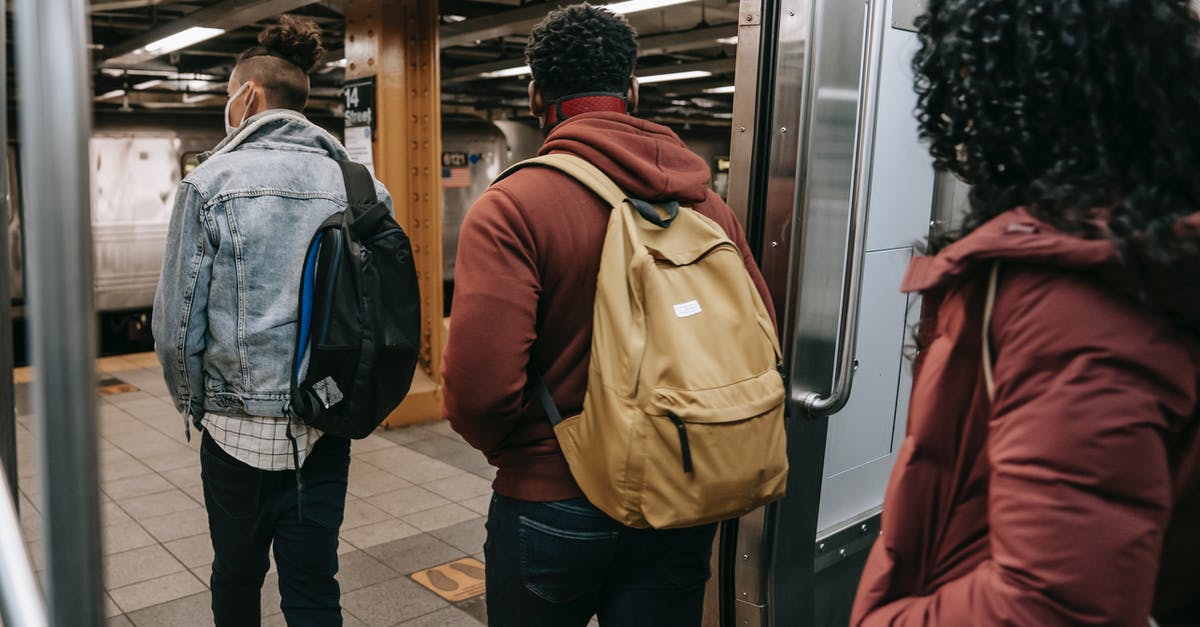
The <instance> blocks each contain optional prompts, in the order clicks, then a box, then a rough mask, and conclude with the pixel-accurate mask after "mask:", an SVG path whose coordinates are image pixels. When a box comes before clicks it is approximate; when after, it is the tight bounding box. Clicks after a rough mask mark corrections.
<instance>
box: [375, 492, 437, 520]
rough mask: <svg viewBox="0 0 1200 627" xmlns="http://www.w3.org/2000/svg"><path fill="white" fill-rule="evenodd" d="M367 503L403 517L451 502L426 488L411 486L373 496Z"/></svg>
mask: <svg viewBox="0 0 1200 627" xmlns="http://www.w3.org/2000/svg"><path fill="white" fill-rule="evenodd" d="M366 502H367V503H370V504H371V505H374V506H375V507H378V508H379V509H381V510H383V511H385V512H387V513H388V514H391V515H392V516H397V517H402V516H407V515H409V514H415V513H417V512H422V511H425V510H427V509H433V508H435V507H439V506H442V505H446V504H448V503H449V502H450V501H449V500H447V499H445V498H442V497H440V496H438V495H436V494H434V493H433V492H430V491H429V490H426V489H425V488H421V487H418V486H411V487H408V488H401V489H399V490H394V491H392V492H388V493H386V494H380V495H377V496H372V497H370V498H368V499H366Z"/></svg>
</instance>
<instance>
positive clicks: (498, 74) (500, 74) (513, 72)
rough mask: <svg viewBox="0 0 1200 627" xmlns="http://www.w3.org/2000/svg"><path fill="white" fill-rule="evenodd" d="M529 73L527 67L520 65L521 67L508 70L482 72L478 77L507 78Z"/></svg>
mask: <svg viewBox="0 0 1200 627" xmlns="http://www.w3.org/2000/svg"><path fill="white" fill-rule="evenodd" d="M529 72H530V69H529V66H528V65H522V66H521V67H510V68H505V69H503V70H496V71H494V72H484V73H482V74H480V75H479V76H481V77H483V78H508V77H510V76H520V75H522V74H528V73H529Z"/></svg>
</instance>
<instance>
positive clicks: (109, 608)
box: [104, 592, 121, 618]
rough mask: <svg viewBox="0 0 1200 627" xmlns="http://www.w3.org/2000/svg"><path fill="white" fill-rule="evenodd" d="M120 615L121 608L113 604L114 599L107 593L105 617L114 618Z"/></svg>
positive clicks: (105, 595) (105, 594)
mask: <svg viewBox="0 0 1200 627" xmlns="http://www.w3.org/2000/svg"><path fill="white" fill-rule="evenodd" d="M120 613H121V608H119V607H117V604H116V603H114V602H113V600H112V597H111V596H109V595H108V593H107V592H105V593H104V617H105V618H112V617H113V616H117V615H119V614H120Z"/></svg>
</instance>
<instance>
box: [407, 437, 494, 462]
mask: <svg viewBox="0 0 1200 627" xmlns="http://www.w3.org/2000/svg"><path fill="white" fill-rule="evenodd" d="M405 446H406V447H408V448H410V449H412V450H414V451H416V452H418V453H421V454H422V455H428V456H430V457H433V458H435V459H445V458H446V457H447V456H450V455H455V454H458V453H463V452H470V453H475V454H476V455H478V456H480V457H483V453H480V452H478V451H476V450H475V449H473V448H471V447H470V446H469V445H468V444H467V443H466V442H463V441H462V440H461V439H457V436H456V439H453V440H452V439H450V438H447V437H442V436H440V435H438V436H431V437H428V438H425V439H424V440H417V441H416V442H412V443H411V444H406V445H405Z"/></svg>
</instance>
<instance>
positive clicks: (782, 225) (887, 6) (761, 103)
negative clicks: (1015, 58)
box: [719, 0, 934, 627]
mask: <svg viewBox="0 0 1200 627" xmlns="http://www.w3.org/2000/svg"><path fill="white" fill-rule="evenodd" d="M912 3H913V0H868V1H867V2H865V3H846V2H841V1H840V0H761V2H751V1H744V2H743V3H742V9H743V15H742V17H741V18H740V19H739V23H740V24H743V32H745V31H746V30H747V29H748V27H747V26H746V25H747V24H754V23H755V22H761V27H759V28H758V29H756V30H757V31H758V32H757V33H756V34H758V35H759V37H757V38H755V39H754V40H748V41H747V43H749V44H751V45H757V49H756V50H743V49H741V47H740V46H739V51H738V54H739V59H738V68H739V73H738V76H737V85H738V90H737V92H736V93H737V94H738V95H737V96H736V97H735V98H736V99H735V111H734V120H735V121H734V128H733V150H732V151H731V152H732V154H734V155H735V163H734V168H735V170H738V172H735V176H734V179H735V180H737V179H740V180H738V182H737V183H735V182H734V181H733V180H731V194H730V201H731V205H733V206H734V208H735V211H738V210H740V213H742V214H743V215H744V216H745V223H746V224H747V230H748V232H749V233H750V236H751V238H752V246H755V247H756V248H757V250H756V252H757V254H758V255H759V259H760V263H761V265H762V268H763V273H764V276H765V278H766V279H767V282H768V285H769V286H770V287H771V290H772V294H773V296H774V297H775V299H776V307H777V310H778V313H779V316H780V317H779V319H780V323H781V327H782V328H781V338H782V340H783V345H784V346H785V350H786V351H787V353H788V354H787V355H786V356H785V362H786V364H787V365H788V378H789V380H788V387H789V415H790V417H789V424H788V445H789V459H790V461H791V464H792V468H791V472H790V475H789V484H788V493H789V496H788V497H787V498H785V499H784V500H782V501H780V502H778V503H775V504H772V505H771V506H769V507H767V508H765V509H764V510H760V511H758V512H755V513H753V514H751V515H750V516H747V517H744V518H743V519H741V520H740V521H736V523H733V524H727V525H726V527H727V531H726V532H724V533H723V534H722V546H721V548H720V554H721V555H722V558H723V563H722V565H721V568H720V569H719V573H720V576H721V579H722V582H721V585H720V589H721V592H722V600H723V601H724V602H725V603H724V606H723V608H722V617H721V618H722V621H721V624H722V625H724V626H728V625H735V624H736V625H738V626H739V627H741V626H746V625H749V626H755V625H757V626H766V625H778V626H787V627H793V626H804V625H813V624H816V625H826V624H839V623H843V624H844V622H845V621H846V620H848V611H849V605H850V603H851V602H852V599H853V595H854V592H855V589H856V587H857V580H858V577H859V573H860V571H861V566H862V563H863V562H864V561H865V557H866V549H868V548H869V547H870V546H871V545H872V544H873V543H874V539H875V538H876V537H877V536H878V533H879V525H880V510H881V508H880V504H881V502H882V489H883V486H882V485H876V484H879V476H880V472H881V471H882V473H883V474H882V477H883V482H884V483H886V475H887V471H889V470H890V465H891V461H892V460H893V459H894V456H895V451H896V447H897V446H898V443H899V441H900V438H902V436H903V431H904V427H903V421H904V416H905V415H906V413H907V412H906V404H907V403H906V400H907V389H906V387H905V386H906V385H907V384H910V383H911V380H910V379H909V380H907V381H906V377H905V373H904V372H903V371H902V370H898V368H900V369H902V367H903V359H902V356H901V355H900V354H899V353H902V352H903V347H902V346H900V345H898V344H897V342H898V341H899V340H900V335H901V331H902V330H903V329H904V328H905V327H906V326H907V325H908V324H909V323H910V322H912V319H911V315H912V312H913V311H916V310H918V309H919V307H917V306H916V305H915V302H914V301H913V300H910V299H907V298H905V297H902V296H900V295H899V294H898V291H897V290H894V289H892V290H889V286H888V285H886V284H887V283H891V282H893V281H897V282H898V280H899V279H898V276H897V272H896V270H895V269H889V270H888V271H887V272H885V273H883V274H887V275H888V276H887V277H886V280H885V281H883V283H881V279H880V276H881V273H880V272H879V268H880V263H879V262H880V259H882V258H884V257H885V255H887V257H886V258H887V259H888V260H890V261H899V260H900V259H901V258H904V259H907V257H908V256H910V255H911V254H912V244H913V243H915V242H916V241H918V240H920V239H921V238H922V237H924V236H925V235H927V233H928V227H929V212H931V211H932V209H933V206H934V199H933V196H934V189H933V188H934V180H933V170H932V167H929V166H928V165H926V164H927V163H928V160H925V159H922V158H921V156H922V155H923V150H922V149H921V147H920V144H919V142H918V140H917V137H916V133H915V122H912V128H911V129H908V130H904V129H899V127H898V126H896V125H897V124H905V123H907V121H908V117H904V116H910V114H909V111H911V106H909V107H908V108H907V109H904V105H905V103H906V102H907V100H906V98H907V97H909V96H911V89H908V88H907V86H904V85H902V86H901V88H897V85H898V82H903V81H905V80H909V79H907V77H906V76H901V75H900V74H899V73H898V72H897V65H896V63H899V64H900V68H901V69H903V68H906V67H907V63H903V62H901V61H900V59H899V57H903V56H904V54H908V51H907V49H904V50H903V51H902V53H900V54H898V53H897V51H898V50H900V49H902V48H904V46H903V45H900V44H906V45H907V44H909V43H911V38H912V35H911V33H908V34H906V35H907V36H908V39H904V38H896V36H895V34H894V33H891V31H890V30H889V27H891V26H893V25H892V24H891V22H890V21H889V19H888V17H889V15H890V14H891V12H892V11H893V10H898V8H902V5H903V6H907V4H912ZM756 10H757V11H760V13H757V14H755V13H754V11H756ZM901 13H903V12H902V11H901V12H898V13H897V15H900V14H901ZM858 28H861V30H858V31H855V29H858ZM852 32H859V33H861V39H860V40H855V39H854V37H853V36H852V34H851V33H852ZM898 42H899V43H898ZM885 46H889V53H890V54H892V55H893V56H894V57H897V58H889V59H888V60H889V61H890V62H891V63H892V65H888V66H887V72H888V74H887V81H885V80H884V67H885V65H884V60H885V59H884V48H885ZM743 57H746V58H752V59H753V60H754V61H757V63H756V64H753V65H750V64H749V63H743ZM747 67H749V68H751V69H750V71H749V73H746V72H745V68H747ZM744 86H745V87H747V89H745V90H743V87H744ZM900 91H903V92H904V94H903V97H899V96H898V94H899V92H900ZM797 94H799V97H797ZM881 94H885V95H886V96H887V97H888V99H889V100H888V102H887V106H888V107H890V108H881V104H880V103H881ZM897 105H899V106H897ZM902 109H903V110H902ZM881 119H882V120H883V124H886V125H888V126H887V127H886V128H887V129H888V130H887V133H881V132H880V133H877V126H878V125H879V124H880V123H881V122H880V120H881ZM743 128H747V129H749V128H753V129H754V131H755V132H754V133H753V137H747V136H748V135H750V133H749V132H748V131H742V130H741V129H743ZM910 131H911V132H910ZM877 149H879V150H881V151H882V152H880V153H879V154H878V155H877V154H876V150H877ZM897 155H901V156H903V157H904V158H905V159H907V160H908V161H911V162H913V163H914V164H915V165H912V166H908V167H906V168H895V170H897V171H898V170H904V173H908V172H909V171H910V170H915V171H917V172H918V177H923V178H928V181H924V180H922V181H920V182H918V183H917V187H919V188H920V189H919V190H918V191H916V192H914V193H913V194H911V197H905V198H904V202H906V203H908V204H909V205H911V206H910V207H909V208H908V209H907V210H906V211H905V212H904V213H903V216H902V217H901V218H895V217H892V216H889V215H886V214H887V213H888V212H881V213H880V215H879V216H877V217H874V218H872V220H871V221H870V222H868V216H869V211H870V208H871V206H872V205H873V204H874V203H875V202H879V203H883V202H885V200H886V199H885V197H886V196H887V194H884V193H880V198H879V200H878V201H875V200H873V199H872V189H873V188H874V187H875V186H880V189H884V190H887V189H891V188H892V187H894V185H895V184H896V179H897V176H898V175H899V174H900V173H898V172H895V171H893V169H894V168H893V165H894V163H895V162H896V160H897ZM877 163H882V164H884V165H883V166H881V167H880V168H878V169H877V168H876V164H877ZM926 170H928V171H927V172H926ZM926 183H927V184H928V185H925V184H926ZM925 187H928V190H926V189H925ZM910 201H911V202H910ZM889 209H891V207H889ZM898 219H899V220H906V221H907V223H905V224H904V225H903V228H902V229H901V231H902V232H901V233H893V234H881V232H882V231H884V230H886V228H887V227H891V226H893V225H894V224H895V222H896V221H897V220H898ZM898 242H902V243H898ZM885 244H886V245H885ZM868 251H873V252H868ZM893 258H894V259H893ZM872 264H873V265H872ZM868 265H870V268H873V270H872V269H869V268H868ZM893 265H894V266H897V267H898V268H899V270H902V269H903V265H905V264H903V263H894V264H893ZM864 276H866V277H867V279H866V280H867V283H868V284H869V285H871V286H872V289H871V290H870V293H869V294H866V297H868V298H875V297H876V294H877V293H883V292H887V293H888V294H889V295H888V298H889V299H890V300H889V301H888V303H889V305H888V315H889V316H891V317H890V318H888V324H889V325H890V324H894V325H895V328H894V331H895V332H896V337H891V336H890V335H889V336H888V344H889V347H888V350H889V351H891V350H892V349H895V350H896V352H897V353H898V354H896V355H894V356H893V355H891V354H890V353H889V354H887V355H885V356H883V357H880V355H874V354H870V353H872V352H873V351H878V350H879V347H878V346H877V345H876V344H875V343H874V340H872V341H871V342H870V343H868V344H867V345H864V347H863V351H865V352H864V353H863V355H861V356H862V357H863V359H864V365H867V362H866V360H868V358H870V360H871V361H874V362H881V361H886V360H888V359H890V360H891V363H890V364H889V365H888V368H889V370H888V374H889V375H890V376H895V377H897V378H898V381H896V380H893V383H894V384H895V387H894V388H893V389H892V393H893V401H887V400H886V394H885V395H884V396H883V397H880V396H878V394H879V393H880V391H879V390H880V388H879V386H878V385H875V384H871V383H870V380H868V379H864V383H863V389H861V390H859V393H858V396H856V397H855V398H857V399H858V401H855V402H856V403H858V404H859V405H862V403H863V399H864V398H872V399H874V400H877V401H878V400H880V399H881V398H882V399H883V400H884V402H885V403H886V402H892V403H893V406H892V407H890V408H889V409H888V411H886V412H885V413H884V414H879V415H878V416H872V418H871V419H872V421H873V422H878V423H880V424H881V425H882V424H883V423H884V422H888V424H887V425H886V426H887V427H888V429H889V431H888V433H886V434H883V435H880V434H875V435H876V436H879V437H878V438H877V439H879V440H881V441H880V442H879V443H878V446H879V447H883V448H884V449H889V447H890V449H889V450H888V451H886V452H885V454H883V455H882V456H879V457H877V458H876V459H874V460H873V461H872V462H870V464H869V465H870V466H871V474H872V477H871V485H872V487H871V489H870V492H871V494H870V495H868V496H867V497H866V498H862V497H859V498H857V499H848V500H849V501H851V502H850V503H841V504H839V506H838V507H830V504H829V503H823V499H822V496H823V495H822V492H823V491H824V490H828V489H829V485H828V482H829V480H830V479H832V478H834V477H835V475H829V476H827V475H828V474H829V472H830V470H829V468H827V466H828V465H829V464H834V465H836V464H837V463H839V461H841V460H843V459H844V458H845V457H847V455H846V452H845V451H844V450H841V449H839V448H830V447H831V446H832V445H834V444H835V442H834V441H835V440H837V439H838V438H837V437H835V436H838V433H837V432H835V429H838V430H841V431H842V432H843V433H842V436H844V435H845V434H844V431H845V429H846V428H847V427H846V425H845V424H842V423H841V422H836V423H833V426H832V427H831V420H833V421H839V419H841V420H842V421H844V420H846V417H847V416H848V415H852V414H854V413H862V410H861V408H856V409H855V411H854V412H851V413H850V414H846V415H842V416H838V415H835V416H834V417H833V418H829V417H828V416H830V415H834V414H837V413H838V412H839V411H840V410H841V409H842V408H843V407H844V406H846V404H847V402H848V401H849V400H850V391H851V389H852V388H851V385H850V384H851V381H852V377H853V375H854V372H855V371H856V370H858V368H859V361H858V359H859V357H860V355H859V353H858V351H856V349H857V348H858V347H857V346H856V344H857V343H858V342H860V341H863V340H860V337H859V336H860V329H859V318H860V313H862V314H863V315H864V316H867V315H868V314H872V312H870V311H866V312H865V313H864V310H862V309H861V308H862V302H863V301H862V298H863V297H864V291H863V285H864ZM880 286H882V287H883V289H882V290H881V289H879V287H880ZM890 287H892V288H898V284H897V285H895V286H890ZM892 291H896V292H897V293H896V294H894V295H893V294H891V292H892ZM897 312H898V314H897ZM891 318H897V319H896V320H892V319H891ZM871 319H872V320H875V321H877V320H878V318H875V317H871ZM870 326H871V325H867V326H865V327H863V338H866V337H867V333H866V332H867V331H869V330H870V329H869V328H868V327H870ZM889 333H890V331H889ZM889 421H890V422H889ZM897 434H899V435H897ZM884 436H886V437H884ZM843 440H844V437H843ZM883 440H886V441H883ZM839 444H840V442H839ZM851 448H853V447H851ZM871 454H874V453H873V452H872V453H871ZM850 457H852V455H851V456H850ZM829 491H830V493H831V494H830V495H832V496H835V497H836V496H838V495H836V494H833V491H832V490H829ZM876 491H878V494H875V492H876ZM830 495H825V496H827V497H828V496H830ZM871 499H877V500H876V501H874V502H873V503H870V506H869V507H868V506H862V505H863V503H864V502H866V501H870V500H871ZM827 500H830V499H827ZM832 500H836V499H832ZM823 506H824V507H823ZM860 506H862V507H861V511H860V510H859V509H855V508H859V507H860ZM842 510H853V515H852V516H846V517H843V516H842V514H844V513H846V511H842ZM835 514H836V515H835ZM831 517H833V518H836V520H833V521H832V524H831V520H822V518H825V519H830V518H831ZM822 527H825V529H822Z"/></svg>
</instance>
